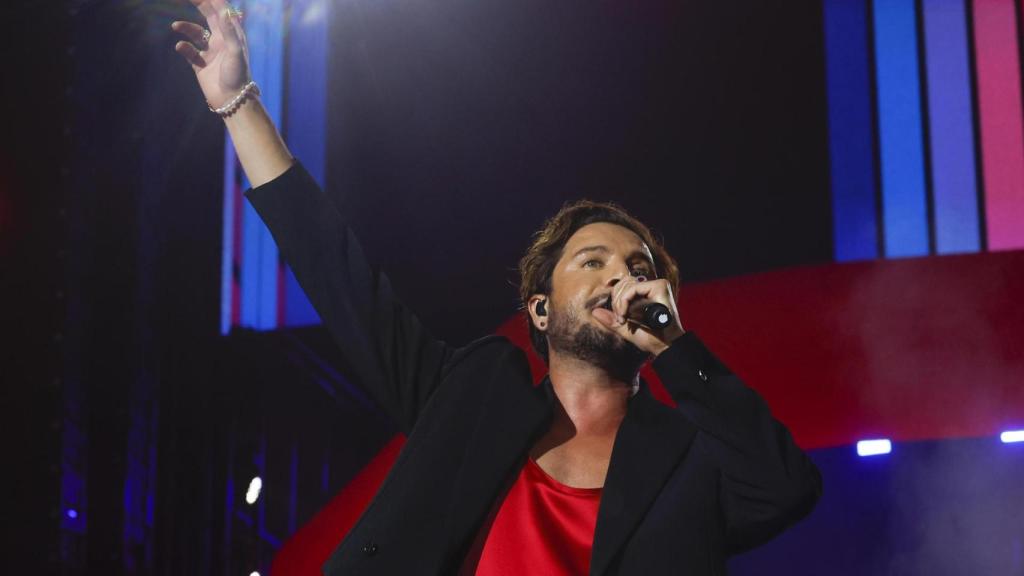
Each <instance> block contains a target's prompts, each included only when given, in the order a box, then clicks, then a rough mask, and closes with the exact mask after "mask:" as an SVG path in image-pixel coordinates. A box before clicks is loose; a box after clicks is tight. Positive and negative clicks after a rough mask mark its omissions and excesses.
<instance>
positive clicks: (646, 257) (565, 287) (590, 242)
mask: <svg viewBox="0 0 1024 576" xmlns="http://www.w3.org/2000/svg"><path fill="white" fill-rule="evenodd" d="M630 275H633V276H641V275H642V276H646V277H647V278H654V277H655V271H654V264H653V258H652V256H651V250H650V248H648V246H647V245H646V244H645V243H644V242H643V241H642V240H641V239H640V237H639V236H637V235H636V233H635V232H633V231H632V230H629V229H628V228H624V227H622V226H619V225H618V224H611V223H607V222H597V223H594V224H588V225H586V226H584V227H582V228H580V229H579V230H577V231H576V233H575V234H573V235H572V237H571V238H569V241H568V242H567V243H566V244H565V248H564V250H563V251H562V257H561V258H560V259H559V261H558V263H557V264H556V265H555V269H554V271H553V272H552V278H551V286H552V293H551V295H550V299H551V302H550V306H549V307H548V309H549V312H548V315H549V318H548V321H549V322H550V324H549V327H548V330H547V336H548V345H549V347H550V348H551V349H552V350H554V351H558V352H559V353H561V354H565V355H568V356H572V357H575V358H578V359H580V360H584V361H586V362H589V363H591V364H594V365H596V366H600V367H602V368H604V369H606V370H607V371H608V372H609V373H611V374H613V375H614V376H616V377H618V378H619V379H621V380H624V381H628V380H629V379H632V377H633V375H634V374H635V373H636V370H637V369H638V368H639V367H640V365H641V364H642V363H643V361H644V360H645V359H646V358H647V354H646V353H645V352H643V351H642V350H640V349H639V348H637V347H636V346H635V345H634V344H632V343H631V342H628V341H626V340H625V339H623V338H622V337H621V336H620V335H619V334H617V333H616V332H614V331H612V330H611V329H610V328H608V327H607V326H605V325H604V324H602V323H601V322H600V321H599V320H597V318H594V316H593V310H595V309H596V308H601V307H607V306H608V304H609V303H610V300H611V294H612V288H613V287H614V286H615V285H616V284H618V283H619V282H620V281H622V280H623V279H624V278H627V277H629V276H630Z"/></svg>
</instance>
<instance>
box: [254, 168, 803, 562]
mask: <svg viewBox="0 0 1024 576" xmlns="http://www.w3.org/2000/svg"><path fill="white" fill-rule="evenodd" d="M246 194H247V196H248V198H249V200H250V201H251V202H252V205H253V206H254V207H255V208H256V210H257V212H258V213H259V214H260V216H261V217H262V218H263V221H264V222H266V224H267V226H268V227H269V228H270V231H271V232H272V233H273V236H274V238H275V240H277V244H278V247H279V248H280V250H281V252H282V254H283V255H284V257H285V259H286V260H287V262H288V263H289V264H290V265H291V267H292V269H293V270H294V272H295V276H296V278H297V279H298V280H299V283H300V284H301V285H302V288H303V289H304V290H305V291H306V294H307V295H308V296H309V298H310V300H311V301H312V303H313V305H314V306H315V307H316V310H317V311H318V312H319V313H320V317H321V318H322V320H323V322H324V324H325V325H326V326H327V328H328V329H329V330H330V332H331V334H332V335H333V337H334V338H335V340H336V341H337V343H338V345H339V346H340V347H341V350H342V352H343V356H344V362H345V366H344V367H343V368H344V371H345V373H346V376H347V377H348V378H350V379H351V380H352V381H353V382H354V383H356V384H357V385H359V386H360V387H361V388H362V389H363V390H365V391H366V392H367V393H368V394H369V395H370V396H372V397H373V398H374V400H375V401H376V402H377V403H378V404H379V405H380V406H381V407H382V408H383V409H384V410H385V411H386V412H387V413H388V414H390V416H391V417H392V418H393V419H394V421H395V422H396V423H397V425H398V427H399V428H400V429H401V431H402V432H404V433H405V434H406V435H407V436H408V439H407V441H406V444H405V446H404V448H403V449H402V451H401V453H400V454H399V456H398V459H397V460H396V461H395V464H394V466H393V467H392V469H391V471H390V473H389V474H388V476H387V478H386V479H385V480H384V482H383V484H382V485H381V487H380V489H379V491H378V492H377V495H376V496H375V497H374V499H373V501H372V502H371V503H370V505H369V506H368V508H367V509H366V511H365V512H364V513H363V515H362V516H361V517H360V519H359V521H358V522H357V523H356V525H355V526H354V527H353V528H352V530H351V531H350V532H349V534H348V535H347V537H346V538H345V539H344V541H342V543H341V544H340V545H339V546H338V548H337V549H336V550H335V551H334V553H333V554H332V555H331V557H330V559H329V560H328V561H327V563H326V564H325V565H324V573H325V574H328V575H336V574H387V575H413V574H415V575H423V574H452V573H455V572H456V571H457V570H458V568H459V566H460V565H461V563H462V561H463V558H464V557H465V555H466V553H467V552H468V548H469V546H470V545H471V543H472V541H473V539H474V537H475V535H476V532H477V530H478V528H479V527H480V525H481V523H482V522H483V520H484V518H485V516H486V514H487V512H488V511H489V510H490V507H491V505H492V504H493V503H494V501H495V498H497V497H498V495H499V493H500V491H501V490H502V488H503V486H505V484H506V482H507V481H508V480H509V479H510V478H511V477H512V475H513V474H515V473H516V472H518V470H519V467H520V466H521V465H522V464H523V462H524V459H525V457H526V455H527V452H528V450H529V449H530V448H531V446H532V445H533V444H534V443H535V442H536V441H537V440H538V439H539V438H540V436H541V435H543V434H544V433H545V432H546V431H547V429H548V426H549V424H550V422H551V417H552V413H553V409H552V406H553V404H554V402H555V401H556V398H555V395H554V392H553V390H552V387H551V383H550V381H549V380H547V379H545V380H544V382H543V383H542V384H541V385H538V386H536V387H535V386H533V381H532V378H531V375H530V369H529V366H528V363H527V360H526V355H525V353H524V352H523V351H522V350H521V349H520V348H518V347H517V346H515V345H514V344H512V343H511V342H509V341H508V340H507V339H506V338H504V337H499V336H488V337H485V338H481V339H480V340H477V341H475V342H472V343H471V344H469V345H467V346H465V347H462V348H453V347H450V346H448V345H447V344H445V343H444V342H441V341H439V340H436V339H434V338H433V337H431V336H430V335H429V334H428V333H427V331H426V330H425V329H424V327H423V326H422V325H421V324H420V323H419V321H418V320H417V319H416V317H415V316H414V315H413V314H412V313H411V312H410V311H409V310H407V309H406V308H405V307H404V306H403V305H402V303H401V302H399V301H398V300H397V299H396V298H395V296H394V294H393V292H392V289H391V285H390V283H389V282H388V279H387V277H386V276H385V275H384V274H383V273H382V272H381V271H380V270H378V269H376V268H375V267H374V266H373V265H372V264H370V263H369V262H368V261H367V259H366V257H365V255H364V253H363V250H362V248H361V247H360V245H359V242H358V241H357V239H356V238H355V236H354V235H353V233H352V231H351V230H350V229H349V227H348V226H347V225H346V224H345V222H344V220H343V218H342V216H341V215H340V214H339V212H338V210H337V209H336V208H335V207H334V205H333V204H332V202H331V201H330V200H329V199H328V197H327V196H326V195H325V194H324V193H323V192H322V191H321V190H320V189H319V187H318V186H317V184H316V182H315V181H314V180H313V179H312V178H311V177H310V176H309V174H308V173H307V172H306V171H305V169H303V168H302V166H301V165H300V164H298V163H296V164H295V165H294V166H292V167H291V168H290V169H289V170H288V171H287V172H286V173H285V174H283V175H282V176H280V177H278V178H277V179H275V180H274V181H272V182H269V183H267V184H265V185H263V186H260V187H258V188H255V189H252V190H250V191H248V192H247V193H246ZM653 368H654V370H655V371H656V372H657V374H658V376H659V377H660V378H661V379H662V381H663V383H664V384H665V386H666V387H667V389H668V391H669V392H670V393H671V394H672V396H673V397H674V398H675V400H676V401H677V402H678V408H675V409H673V408H670V407H668V406H666V405H664V404H662V403H661V402H659V401H657V400H656V399H654V398H653V397H652V396H651V395H650V392H649V391H648V390H647V386H646V384H643V383H642V384H641V387H640V391H639V392H638V393H637V394H636V395H634V396H633V398H632V399H630V401H629V407H628V409H627V413H626V417H625V419H624V420H623V422H622V424H621V427H620V428H619V431H618V433H617V435H616V437H615V443H614V446H613V449H612V456H611V462H610V464H609V468H608V475H607V477H606V479H605V485H604V490H603V492H602V497H601V504H600V508H599V511H598V518H597V528H596V531H595V534H594V548H593V552H592V556H591V568H590V572H591V574H595V575H597V574H602V575H603V574H624V575H633V574H643V575H645V576H654V575H659V574H685V575H687V576H698V575H703V574H725V573H726V558H727V557H728V556H729V555H731V554H734V553H737V552H740V551H743V550H747V549H749V548H751V547H753V546H757V545H758V544H761V543H764V542H766V541H767V540H769V539H771V538H772V537H773V536H775V535H777V534H779V533H780V532H781V531H783V530H784V529H785V528H786V527H788V526H789V525H791V524H793V523H794V522H796V521H797V520H799V519H801V518H803V517H804V516H805V515H807V514H808V513H809V512H810V511H811V509H812V508H813V507H814V505H815V503H816V501H817V499H818V497H819V496H820V494H821V476H820V474H819V472H818V469H817V468H816V467H815V466H814V464H813V463H812V462H811V460H810V459H808V458H807V456H806V455H805V454H804V453H803V452H802V451H801V450H800V449H799V448H798V447H797V446H796V445H795V444H794V443H793V440H792V438H791V437H790V434H789V432H788V430H787V429H786V428H785V426H783V425H782V424H781V423H779V422H778V421H777V420H775V419H774V418H772V416H771V414H770V412H769V410H768V406H767V405H766V404H765V402H764V401H763V400H762V398H761V397H760V396H759V395H758V394H757V393H756V392H754V391H753V390H751V389H750V388H748V387H747V386H745V385H744V384H743V383H742V382H740V380H739V379H738V378H737V377H736V376H735V375H734V374H732V373H731V372H730V371H729V370H728V368H726V367H725V366H724V365H723V364H722V363H721V362H720V361H718V360H717V359H716V358H715V357H714V356H713V355H712V354H711V353H710V352H709V351H708V350H707V349H706V348H705V347H704V346H703V345H702V344H701V342H700V341H699V340H698V339H697V337H696V336H695V335H694V334H693V333H692V332H688V333H687V334H685V335H684V336H682V337H680V338H679V339H677V340H676V341H675V342H673V344H672V345H671V346H670V347H669V349H668V350H666V351H665V352H663V353H662V354H660V355H659V356H658V357H657V358H656V359H655V361H654V362H653Z"/></svg>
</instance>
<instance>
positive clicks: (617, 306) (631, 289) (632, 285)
mask: <svg viewBox="0 0 1024 576" xmlns="http://www.w3.org/2000/svg"><path fill="white" fill-rule="evenodd" d="M611 300H612V301H611V304H612V312H614V313H615V315H616V316H618V317H620V318H622V319H623V320H624V322H623V323H621V324H618V330H619V331H620V333H621V334H622V336H623V338H626V339H627V340H630V341H631V342H633V344H635V345H636V346H637V347H639V348H640V349H642V350H646V351H648V352H650V353H652V354H654V355H657V354H660V353H661V352H662V351H663V350H665V349H666V348H668V346H669V344H671V343H672V341H673V340H675V339H676V338H678V337H679V336H682V335H683V334H684V333H685V330H683V326H682V324H681V323H680V321H679V315H678V312H676V306H675V296H674V295H673V294H672V288H671V286H670V285H669V283H668V281H667V280H664V279H656V280H650V281H648V280H647V278H646V277H644V276H637V277H635V278H629V279H627V280H623V281H622V282H620V283H619V284H618V285H616V286H615V290H614V292H613V294H612V299H611Z"/></svg>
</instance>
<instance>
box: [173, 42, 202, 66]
mask: <svg viewBox="0 0 1024 576" xmlns="http://www.w3.org/2000/svg"><path fill="white" fill-rule="evenodd" d="M174 51H175V52H177V53H178V54H181V55H182V56H183V57H184V58H185V60H188V63H189V64H191V65H192V66H194V67H195V68H196V69H200V68H205V67H206V60H203V56H202V55H201V54H200V53H199V50H197V49H196V47H195V46H193V45H192V43H191V42H185V41H184V40H179V41H178V43H177V44H175V45H174Z"/></svg>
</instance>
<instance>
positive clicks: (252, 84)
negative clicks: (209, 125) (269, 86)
mask: <svg viewBox="0 0 1024 576" xmlns="http://www.w3.org/2000/svg"><path fill="white" fill-rule="evenodd" d="M259 95H260V87H259V86H257V85H256V81H255V80H250V81H249V82H248V83H246V85H245V86H242V89H241V90H239V91H238V92H237V93H236V94H235V95H234V96H232V97H231V98H230V99H229V100H228V101H227V102H225V103H224V104H222V105H221V106H219V107H217V108H214V107H213V104H210V103H209V102H207V103H206V106H207V107H208V108H209V109H210V112H213V113H214V114H216V115H218V116H220V117H221V118H228V117H230V116H232V115H234V114H235V112H237V111H238V109H239V108H241V107H242V106H244V105H245V104H246V103H247V102H249V101H250V100H254V99H255V98H257V97H258V96H259Z"/></svg>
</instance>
